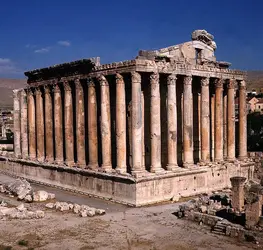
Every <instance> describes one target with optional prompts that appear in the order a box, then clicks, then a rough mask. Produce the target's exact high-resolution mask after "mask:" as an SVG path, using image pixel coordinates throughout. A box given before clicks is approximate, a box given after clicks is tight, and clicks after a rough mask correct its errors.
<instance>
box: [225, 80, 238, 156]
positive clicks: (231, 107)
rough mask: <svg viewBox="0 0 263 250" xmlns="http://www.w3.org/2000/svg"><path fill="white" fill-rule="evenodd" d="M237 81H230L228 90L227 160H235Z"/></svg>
mask: <svg viewBox="0 0 263 250" xmlns="http://www.w3.org/2000/svg"><path fill="white" fill-rule="evenodd" d="M235 84H236V81H235V80H232V79H231V80H229V82H228V86H227V87H228V90H227V125H228V126H227V159H228V160H230V161H232V160H234V159H235Z"/></svg>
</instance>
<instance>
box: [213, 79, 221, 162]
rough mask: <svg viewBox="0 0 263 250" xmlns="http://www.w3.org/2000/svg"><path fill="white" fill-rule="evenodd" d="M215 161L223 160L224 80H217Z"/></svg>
mask: <svg viewBox="0 0 263 250" xmlns="http://www.w3.org/2000/svg"><path fill="white" fill-rule="evenodd" d="M215 87H216V90H215V92H216V94H215V161H218V162H220V161H223V80H222V79H216V81H215Z"/></svg>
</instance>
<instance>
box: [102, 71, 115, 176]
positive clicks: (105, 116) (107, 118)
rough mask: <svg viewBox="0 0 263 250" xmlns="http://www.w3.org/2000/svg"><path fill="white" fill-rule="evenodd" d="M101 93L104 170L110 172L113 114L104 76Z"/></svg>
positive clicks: (107, 85)
mask: <svg viewBox="0 0 263 250" xmlns="http://www.w3.org/2000/svg"><path fill="white" fill-rule="evenodd" d="M99 82H100V95H101V127H100V129H101V140H102V145H101V147H102V170H103V171H105V172H110V171H111V170H112V163H111V114H110V88H109V83H108V81H107V79H106V78H105V77H104V76H100V77H99Z"/></svg>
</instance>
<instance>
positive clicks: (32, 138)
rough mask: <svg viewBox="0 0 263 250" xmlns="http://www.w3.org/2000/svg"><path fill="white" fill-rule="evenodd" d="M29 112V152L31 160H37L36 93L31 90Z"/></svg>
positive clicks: (28, 95) (28, 92) (28, 104)
mask: <svg viewBox="0 0 263 250" xmlns="http://www.w3.org/2000/svg"><path fill="white" fill-rule="evenodd" d="M27 111H28V150H29V158H30V160H35V159H36V109H35V100H34V93H33V91H32V90H31V89H28V91H27Z"/></svg>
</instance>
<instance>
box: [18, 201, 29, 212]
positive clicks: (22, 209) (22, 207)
mask: <svg viewBox="0 0 263 250" xmlns="http://www.w3.org/2000/svg"><path fill="white" fill-rule="evenodd" d="M16 209H17V210H18V211H19V212H23V211H26V210H27V209H26V208H25V205H24V204H23V203H22V204H20V205H19V206H17V207H16Z"/></svg>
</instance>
